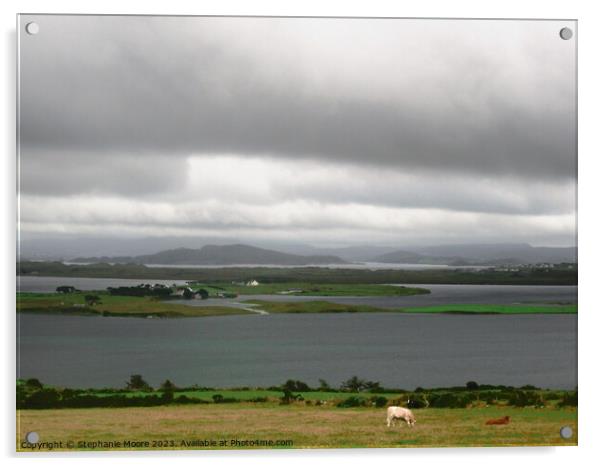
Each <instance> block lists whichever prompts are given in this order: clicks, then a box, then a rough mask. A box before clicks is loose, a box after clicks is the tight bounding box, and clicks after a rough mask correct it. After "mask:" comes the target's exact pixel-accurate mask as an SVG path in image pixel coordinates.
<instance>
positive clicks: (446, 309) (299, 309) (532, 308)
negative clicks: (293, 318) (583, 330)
mask: <svg viewBox="0 0 602 466" xmlns="http://www.w3.org/2000/svg"><path fill="white" fill-rule="evenodd" d="M245 303H249V304H254V305H256V306H257V309H262V310H265V311H267V312H268V313H270V314H277V313H291V314H303V313H339V312H400V313H408V314H417V313H430V314H435V313H437V314H574V313H576V312H577V305H576V304H558V305H531V304H528V305H526V304H512V305H498V304H456V305H454V304H450V305H441V306H429V307H408V308H399V309H384V308H378V307H373V306H365V305H353V304H338V303H330V302H327V301H304V302H294V303H293V302H273V301H259V300H248V301H245Z"/></svg>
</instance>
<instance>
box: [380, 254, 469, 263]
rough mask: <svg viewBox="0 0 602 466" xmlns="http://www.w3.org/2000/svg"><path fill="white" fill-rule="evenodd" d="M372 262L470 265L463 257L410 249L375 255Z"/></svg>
mask: <svg viewBox="0 0 602 466" xmlns="http://www.w3.org/2000/svg"><path fill="white" fill-rule="evenodd" d="M370 262H384V263H387V264H429V265H455V266H462V265H470V262H469V261H467V260H466V259H464V258H462V257H438V256H428V255H424V254H418V253H415V252H410V251H394V252H389V253H387V254H381V255H380V256H376V257H373V258H372V260H371V261H370Z"/></svg>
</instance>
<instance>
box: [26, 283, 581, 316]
mask: <svg viewBox="0 0 602 466" xmlns="http://www.w3.org/2000/svg"><path fill="white" fill-rule="evenodd" d="M368 286H374V285H368ZM387 288H396V287H387ZM87 294H96V295H98V296H99V297H100V299H101V303H100V304H95V305H94V306H89V305H86V304H85V296H86V295H87ZM244 303H245V304H252V305H254V306H255V308H256V309H258V310H264V311H266V312H268V313H270V314H280V313H288V314H304V313H354V312H400V313H431V314H432V313H443V314H575V313H577V305H576V304H546V305H535V304H512V305H501V304H449V305H440V306H427V307H409V308H401V309H386V308H379V307H374V306H369V305H363V304H341V303H331V302H328V301H319V300H317V301H304V302H276V301H262V300H247V301H245V302H244ZM17 311H18V312H32V313H51V314H63V315H102V316H106V317H160V318H168V317H209V316H224V315H237V314H250V311H248V310H245V309H243V308H240V307H228V306H187V305H184V304H176V303H172V302H170V301H161V300H158V299H156V298H150V297H135V296H112V295H110V294H108V293H107V292H77V293H70V294H58V293H17Z"/></svg>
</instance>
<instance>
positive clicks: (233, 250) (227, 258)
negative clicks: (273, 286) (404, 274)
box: [71, 244, 346, 265]
mask: <svg viewBox="0 0 602 466" xmlns="http://www.w3.org/2000/svg"><path fill="white" fill-rule="evenodd" d="M71 262H75V263H98V262H109V263H128V264H161V265H237V264H247V265H248V264H253V265H323V264H344V263H346V262H345V261H344V260H343V259H341V258H340V257H337V256H327V255H311V256H301V255H297V254H287V253H284V252H279V251H273V250H271V249H263V248H257V247H254V246H248V245H245V244H229V245H224V246H218V245H207V246H203V247H202V248H200V249H190V248H177V249H169V250H166V251H160V252H157V253H155V254H144V255H140V256H117V257H107V256H103V257H78V258H75V259H73V260H72V261H71Z"/></svg>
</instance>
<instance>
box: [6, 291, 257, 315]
mask: <svg viewBox="0 0 602 466" xmlns="http://www.w3.org/2000/svg"><path fill="white" fill-rule="evenodd" d="M87 294H95V295H97V296H99V297H100V299H101V303H100V304H95V305H93V306H86V305H85V296H86V295H87ZM17 312H32V313H50V314H65V315H102V316H105V317H207V316H221V315H235V314H249V312H248V311H245V310H243V309H238V308H234V307H226V306H210V307H209V306H208V307H192V306H186V305H183V304H174V303H170V302H169V301H160V300H157V299H154V298H150V297H135V296H111V295H110V294H109V293H107V292H83V293H69V294H58V293H17Z"/></svg>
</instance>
